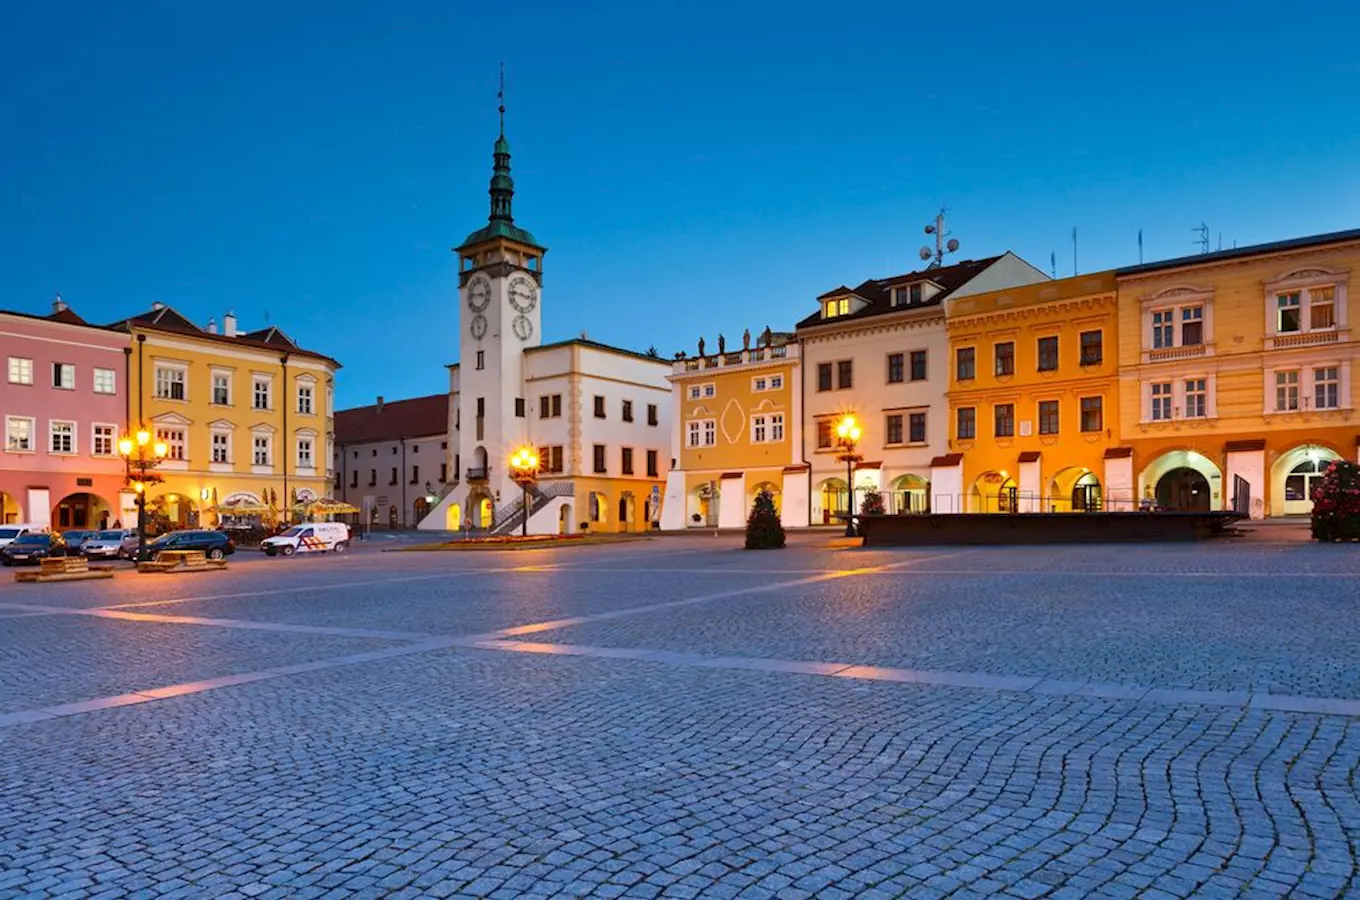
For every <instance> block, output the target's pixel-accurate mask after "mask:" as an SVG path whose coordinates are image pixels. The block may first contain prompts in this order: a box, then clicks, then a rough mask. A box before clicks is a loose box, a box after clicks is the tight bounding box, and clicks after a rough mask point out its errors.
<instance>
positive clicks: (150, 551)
mask: <svg viewBox="0 0 1360 900" xmlns="http://www.w3.org/2000/svg"><path fill="white" fill-rule="evenodd" d="M166 550H202V551H203V552H204V553H205V554H207V557H208V559H221V558H222V557H224V556H227V555H229V554H232V553H235V552H236V542H235V541H233V540H232V539H231V538H230V537H229V536H228V535H226V534H224V533H222V532H220V531H171V532H169V533H168V534H163V535H161V536H160V537H158V538H156V539H155V540H154V541H152V542H151V543H149V544H147V545H146V553H147V556H149V557H150V558H151V559H156V558H157V557H158V556H159V555H160V554H161V553H162V552H164V551H166Z"/></svg>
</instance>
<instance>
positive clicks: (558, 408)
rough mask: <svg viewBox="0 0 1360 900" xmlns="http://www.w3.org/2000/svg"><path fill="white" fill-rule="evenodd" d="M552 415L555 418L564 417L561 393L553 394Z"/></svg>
mask: <svg viewBox="0 0 1360 900" xmlns="http://www.w3.org/2000/svg"><path fill="white" fill-rule="evenodd" d="M552 417H553V418H554V419H560V418H562V395H561V394H553V395H552Z"/></svg>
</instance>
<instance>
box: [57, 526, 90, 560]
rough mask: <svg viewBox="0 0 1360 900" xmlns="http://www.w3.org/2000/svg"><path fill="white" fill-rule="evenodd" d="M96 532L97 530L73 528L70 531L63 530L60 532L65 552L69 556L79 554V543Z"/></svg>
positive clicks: (82, 542)
mask: <svg viewBox="0 0 1360 900" xmlns="http://www.w3.org/2000/svg"><path fill="white" fill-rule="evenodd" d="M98 533H99V532H97V531H89V530H86V529H74V530H71V531H63V532H62V533H61V539H62V540H63V541H65V542H66V552H67V554H69V555H70V556H79V555H80V548H81V545H82V544H84V543H85V542H86V541H87V540H89V539H90V538H92V537H94V536H95V535H96V534H98Z"/></svg>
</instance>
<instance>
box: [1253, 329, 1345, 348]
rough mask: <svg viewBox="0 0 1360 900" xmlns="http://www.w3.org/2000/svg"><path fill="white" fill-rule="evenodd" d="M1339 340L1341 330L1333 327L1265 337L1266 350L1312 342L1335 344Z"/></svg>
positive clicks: (1307, 344) (1305, 345) (1304, 345)
mask: <svg viewBox="0 0 1360 900" xmlns="http://www.w3.org/2000/svg"><path fill="white" fill-rule="evenodd" d="M1340 340H1341V332H1339V331H1337V330H1336V329H1335V328H1328V329H1326V330H1325V331H1291V332H1287V333H1285V334H1277V335H1275V336H1273V337H1270V338H1267V339H1266V349H1267V350H1283V349H1285V348H1286V347H1309V346H1312V345H1313V344H1335V343H1337V342H1338V341H1340Z"/></svg>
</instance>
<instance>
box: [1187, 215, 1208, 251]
mask: <svg viewBox="0 0 1360 900" xmlns="http://www.w3.org/2000/svg"><path fill="white" fill-rule="evenodd" d="M1190 231H1191V232H1193V233H1194V234H1196V235H1198V237H1196V238H1195V239H1194V240H1193V241H1191V243H1192V244H1199V252H1200V253H1208V252H1209V226H1208V225H1205V224H1204V223H1203V222H1200V223H1199V227H1198V228H1191V229H1190Z"/></svg>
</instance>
